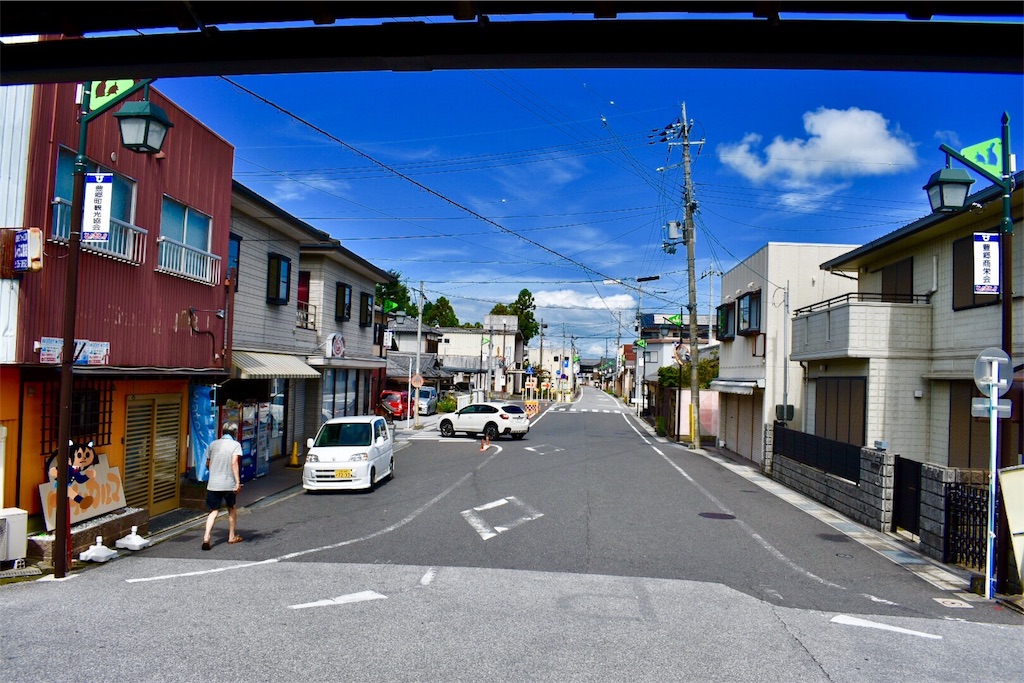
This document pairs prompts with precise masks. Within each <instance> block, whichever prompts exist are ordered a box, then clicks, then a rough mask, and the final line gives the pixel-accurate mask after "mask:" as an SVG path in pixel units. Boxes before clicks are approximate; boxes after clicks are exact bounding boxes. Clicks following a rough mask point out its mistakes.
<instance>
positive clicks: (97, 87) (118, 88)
mask: <svg viewBox="0 0 1024 683" xmlns="http://www.w3.org/2000/svg"><path fill="white" fill-rule="evenodd" d="M91 85H92V88H91V89H90V91H89V111H96V110H97V109H99V108H100V107H102V106H104V105H106V104H109V103H110V102H111V101H112V100H113V99H114V98H116V97H117V96H118V95H121V94H123V93H124V92H125V91H126V90H128V89H129V88H131V87H132V86H133V85H135V81H134V80H131V79H123V80H113V81H92V84H91Z"/></svg>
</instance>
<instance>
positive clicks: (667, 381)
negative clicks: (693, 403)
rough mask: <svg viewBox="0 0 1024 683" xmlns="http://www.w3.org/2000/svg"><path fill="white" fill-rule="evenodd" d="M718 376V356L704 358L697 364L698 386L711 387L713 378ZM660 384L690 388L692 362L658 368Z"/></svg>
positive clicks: (702, 387)
mask: <svg viewBox="0 0 1024 683" xmlns="http://www.w3.org/2000/svg"><path fill="white" fill-rule="evenodd" d="M716 377H718V357H717V356H715V357H713V358H703V359H701V361H700V363H698V364H697V386H698V387H700V388H701V389H710V388H711V380H713V379H715V378H716ZM658 384H660V385H661V386H663V387H680V386H681V387H682V388H684V389H689V388H690V364H689V363H686V364H684V365H679V364H678V363H677V364H674V365H667V366H665V367H663V368H658Z"/></svg>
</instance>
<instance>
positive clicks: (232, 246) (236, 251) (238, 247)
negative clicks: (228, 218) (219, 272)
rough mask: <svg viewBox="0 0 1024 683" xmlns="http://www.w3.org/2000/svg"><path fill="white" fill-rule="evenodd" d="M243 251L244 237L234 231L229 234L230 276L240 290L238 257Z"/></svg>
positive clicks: (236, 289) (236, 288)
mask: <svg viewBox="0 0 1024 683" xmlns="http://www.w3.org/2000/svg"><path fill="white" fill-rule="evenodd" d="M241 253H242V238H241V237H239V236H238V235H235V234H234V233H232V234H231V235H229V236H228V278H230V280H231V281H232V282H234V284H235V291H236V292H237V291H238V259H239V256H240V255H241Z"/></svg>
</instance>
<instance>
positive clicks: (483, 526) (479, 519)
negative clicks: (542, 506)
mask: <svg viewBox="0 0 1024 683" xmlns="http://www.w3.org/2000/svg"><path fill="white" fill-rule="evenodd" d="M509 504H511V505H514V506H516V507H519V508H520V509H522V510H523V512H525V514H524V515H523V516H521V517H519V518H518V519H516V520H513V521H512V522H505V523H504V524H502V525H501V526H491V525H490V524H488V523H487V521H486V520H485V519H484V518H483V516H481V515H480V513H481V512H484V511H486V510H493V509H495V508H498V507H502V506H504V505H509ZM460 514H461V515H462V517H463V518H464V519H465V520H466V522H467V523H468V524H469V525H470V526H471V527H472V528H473V530H474V531H476V532H477V533H478V534H480V538H481V539H483V540H485V541H486V540H488V539H491V538H494V537H495V536H497V535H498V534H501V533H504V532H506V531H509V530H510V529H515V528H516V527H517V526H519V525H520V524H525V523H526V522H532V521H533V520H535V519H539V518H541V517H543V516H544V514H543V513H541V512H538V511H537V510H534V509H533V508H532V507H530V506H529V505H527V504H525V503H523V502H522V501H520V500H519V499H518V498H516V497H515V496H506V497H505V498H501V499H499V500H496V501H494V502H491V503H485V504H484V505H479V506H477V507H475V508H472V509H470V510H463V511H462V512H461V513H460Z"/></svg>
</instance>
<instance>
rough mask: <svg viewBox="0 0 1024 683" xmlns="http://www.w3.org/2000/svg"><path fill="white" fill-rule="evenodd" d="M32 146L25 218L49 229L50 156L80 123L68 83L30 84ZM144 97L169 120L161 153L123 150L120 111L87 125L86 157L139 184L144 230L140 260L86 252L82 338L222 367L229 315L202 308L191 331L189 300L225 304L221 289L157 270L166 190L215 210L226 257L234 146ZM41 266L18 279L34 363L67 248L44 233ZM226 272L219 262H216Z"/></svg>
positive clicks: (158, 357)
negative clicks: (133, 262)
mask: <svg viewBox="0 0 1024 683" xmlns="http://www.w3.org/2000/svg"><path fill="white" fill-rule="evenodd" d="M36 88H37V90H36V97H35V98H34V107H33V127H32V136H31V140H32V146H31V151H30V165H29V170H28V174H27V177H28V184H27V187H28V194H27V198H26V204H25V207H26V210H25V223H26V224H28V225H38V226H40V227H43V228H44V232H45V234H46V235H47V236H49V235H50V230H51V225H52V208H51V201H52V199H53V196H54V189H53V188H54V182H55V181H54V179H55V175H56V159H57V154H58V149H59V146H60V145H61V144H63V145H64V146H65V147H68V148H69V149H75V148H76V147H77V144H78V143H77V140H78V125H77V116H76V105H75V103H74V94H75V87H74V85H73V84H60V85H42V86H36ZM150 99H151V100H152V101H153V102H154V103H155V104H157V105H159V106H161V107H163V108H164V110H165V111H166V112H167V114H168V116H169V117H170V119H171V121H172V122H173V123H174V128H173V129H172V130H171V131H170V132H169V133H168V135H167V141H166V143H165V147H164V158H162V159H157V158H155V157H154V156H147V155H141V154H134V153H132V152H129V151H127V150H125V149H123V148H122V147H121V145H120V136H119V133H118V127H117V122H116V119H115V118H114V117H113V116H112V115H107V114H105V115H102V116H99V117H97V118H96V119H95V120H93V122H92V123H91V124H90V126H89V137H88V150H87V151H88V156H89V158H90V159H92V160H94V161H97V162H99V163H101V164H102V165H104V166H106V167H109V168H112V169H113V170H115V171H116V172H117V173H119V174H121V175H123V176H125V177H128V178H132V179H134V180H135V181H136V182H137V186H136V210H135V219H134V224H135V225H137V226H139V227H141V228H144V229H146V230H148V231H149V236H148V241H147V245H146V257H145V261H144V264H143V265H142V266H134V265H128V264H124V263H119V262H116V261H112V260H110V259H107V258H104V257H101V256H97V255H96V254H92V253H89V252H83V253H82V257H81V266H80V273H79V288H78V323H77V326H76V330H75V335H76V337H77V338H80V339H90V340H95V341H109V342H110V359H109V364H110V365H112V366H125V367H154V368H222V367H223V361H222V360H218V359H215V358H214V354H215V353H218V354H219V353H220V352H221V350H222V349H223V348H224V346H225V342H224V335H225V323H224V321H222V320H219V319H217V318H216V317H215V316H214V314H213V313H212V312H210V313H200V318H199V323H198V326H197V327H198V329H199V330H203V331H209V332H210V333H212V335H211V334H207V333H202V334H193V333H192V331H191V329H190V327H189V324H188V309H189V307H194V308H196V309H206V310H208V311H215V310H217V309H221V308H226V297H227V291H226V288H225V287H223V286H222V285H219V284H218V285H216V286H209V285H204V284H201V283H198V282H191V281H188V280H185V279H182V278H178V277H174V276H171V275H167V274H163V273H156V272H154V266H155V264H156V263H157V262H158V260H157V238H158V237H159V236H160V213H161V204H162V198H163V196H164V195H165V194H166V195H169V196H171V197H173V198H175V199H177V200H178V201H181V202H183V203H185V204H187V205H188V206H190V207H193V208H195V209H197V210H198V211H201V212H203V213H206V214H208V215H210V216H211V217H212V226H211V249H210V250H211V252H212V253H214V254H217V255H219V256H220V257H221V258H222V259H226V256H227V251H228V232H229V229H230V221H231V172H232V171H231V169H232V158H233V149H232V147H231V145H229V144H228V143H226V142H225V141H224V140H223V139H221V138H220V137H218V136H217V135H216V134H214V133H213V132H212V131H210V130H208V129H206V128H205V127H204V126H202V124H200V123H199V122H198V121H196V120H195V119H194V118H192V117H191V116H189V115H188V114H187V113H186V112H184V111H183V110H181V109H180V108H178V107H177V106H176V105H174V104H173V103H171V102H170V101H169V100H167V99H166V98H164V97H163V96H162V95H161V94H160V93H159V92H157V91H155V90H153V89H151V90H150ZM45 248H46V253H47V260H46V263H45V265H44V269H43V271H42V272H41V273H35V274H30V275H26V276H25V277H24V279H23V281H22V296H21V302H20V305H21V309H22V310H30V311H33V315H32V316H22V318H23V320H22V325H21V328H20V330H19V336H18V345H17V356H18V362H21V363H33V362H38V354H37V353H35V352H34V351H33V348H32V345H33V342H35V341H37V340H39V338H40V337H43V336H49V337H60V336H62V316H63V306H62V305H61V302H62V301H63V299H64V273H65V270H64V268H63V267H62V266H63V264H64V263H65V261H64V260H63V259H64V257H66V256H67V254H68V250H67V248H66V247H65V246H64V245H61V244H58V243H54V242H47V243H46V246H45ZM222 272H223V270H222Z"/></svg>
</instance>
